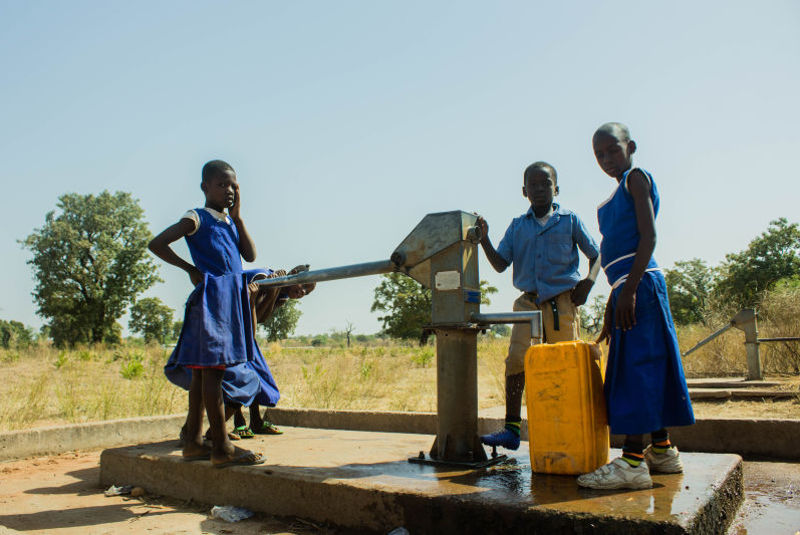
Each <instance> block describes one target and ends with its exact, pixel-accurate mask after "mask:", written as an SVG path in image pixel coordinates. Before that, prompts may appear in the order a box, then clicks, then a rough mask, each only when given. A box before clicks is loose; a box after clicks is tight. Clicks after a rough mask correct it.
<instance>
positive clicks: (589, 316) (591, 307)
mask: <svg viewBox="0 0 800 535" xmlns="http://www.w3.org/2000/svg"><path fill="white" fill-rule="evenodd" d="M607 302H608V297H606V296H605V295H603V294H600V295H596V296H594V299H592V302H591V304H588V305H584V306H582V307H580V308H578V315H579V316H580V322H581V329H582V330H583V332H585V333H589V334H598V333H599V332H600V329H602V328H603V316H604V315H605V312H606V303H607Z"/></svg>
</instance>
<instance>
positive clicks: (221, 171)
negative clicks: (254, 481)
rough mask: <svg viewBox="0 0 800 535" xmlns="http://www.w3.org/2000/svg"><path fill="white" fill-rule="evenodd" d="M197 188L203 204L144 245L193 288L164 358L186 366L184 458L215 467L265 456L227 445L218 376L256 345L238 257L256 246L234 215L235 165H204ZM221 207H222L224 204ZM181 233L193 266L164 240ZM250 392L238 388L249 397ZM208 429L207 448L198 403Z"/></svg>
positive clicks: (252, 256) (236, 212) (236, 202)
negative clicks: (208, 461)
mask: <svg viewBox="0 0 800 535" xmlns="http://www.w3.org/2000/svg"><path fill="white" fill-rule="evenodd" d="M200 189H202V190H203V193H204V194H205V197H206V202H205V208H202V209H196V210H193V211H190V212H188V213H187V214H186V215H184V217H183V218H181V219H180V221H178V222H177V223H175V224H174V225H172V226H170V227H168V228H167V229H166V230H164V231H163V232H162V233H161V234H159V235H158V236H156V237H155V238H153V240H152V241H151V242H150V250H151V251H152V252H153V253H154V254H155V255H156V256H158V257H159V258H161V259H162V260H164V261H165V262H167V263H169V264H172V265H174V266H177V267H179V268H181V269H183V270H184V271H186V273H187V274H188V275H189V278H190V279H191V281H192V284H193V285H194V286H195V288H194V291H193V292H192V293H191V294H190V295H189V299H188V300H187V303H186V312H185V317H184V322H183V329H182V330H181V334H180V337H179V338H178V343H177V345H176V346H175V350H174V352H173V355H172V357H171V358H170V361H171V362H172V361H174V362H176V363H177V364H178V365H180V366H183V367H184V368H188V369H191V370H192V377H191V384H190V386H189V413H188V416H187V421H186V437H185V442H184V446H183V457H184V459H186V460H199V459H211V463H212V464H213V465H214V466H215V467H218V468H220V467H223V466H229V465H234V464H237V465H252V464H260V463H263V462H264V457H263V456H262V455H261V454H260V453H253V452H251V451H246V450H243V449H240V448H236V447H234V446H233V444H231V442H230V440H229V438H228V435H227V433H226V432H225V410H224V406H223V401H222V376H223V374H224V373H225V369H226V368H228V367H231V366H235V365H237V364H241V363H244V362H247V361H248V360H252V358H253V354H254V352H255V339H254V336H253V323H252V318H251V307H250V302H249V295H248V286H247V285H248V282H249V281H248V277H249V276H250V275H251V274H250V273H246V272H244V270H243V269H242V257H244V259H245V260H247V261H248V262H252V261H254V260H255V258H256V247H255V244H254V243H253V239H252V238H251V237H250V235H249V234H248V232H247V229H246V228H245V225H244V222H243V221H242V218H241V215H240V207H241V202H240V195H239V185H238V184H237V182H236V172H235V171H234V170H233V168H232V167H231V166H230V165H229V164H227V163H226V162H223V161H221V160H213V161H210V162H208V163H207V164H205V166H203V172H202V182H201V184H200ZM226 208H227V209H228V214H227V215H226V214H225V212H224V211H225V209H226ZM180 238H186V243H187V245H188V246H189V252H190V254H191V256H192V261H193V262H194V265H192V264H190V263H188V262H186V261H185V260H183V259H182V258H181V257H179V256H178V255H177V254H176V253H175V252H174V251H173V250H172V248H171V247H170V244H171V243H172V242H174V241H177V240H179V239H180ZM253 396H255V391H253V392H252V393H250V394H246V393H245V397H250V399H249V400H246V401H247V403H246V404H248V405H249V402H250V401H251V400H252V397H253ZM204 407H205V412H206V415H207V416H208V422H209V425H210V428H211V440H212V448H211V449H210V450H209V449H208V448H207V447H205V446H204V445H203V434H202V424H203V408H204Z"/></svg>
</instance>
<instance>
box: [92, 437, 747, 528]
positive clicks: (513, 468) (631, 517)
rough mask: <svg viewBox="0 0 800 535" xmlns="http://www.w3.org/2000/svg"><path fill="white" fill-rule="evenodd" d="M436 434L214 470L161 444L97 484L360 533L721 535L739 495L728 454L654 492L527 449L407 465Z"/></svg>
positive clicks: (321, 442)
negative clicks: (486, 458) (559, 472)
mask: <svg viewBox="0 0 800 535" xmlns="http://www.w3.org/2000/svg"><path fill="white" fill-rule="evenodd" d="M432 438H433V437H430V436H426V435H411V434H400V433H377V432H363V431H337V430H327V429H326V430H322V429H306V428H288V429H286V434H285V435H283V436H270V437H259V438H257V439H254V440H249V441H242V442H239V443H238V444H239V445H246V446H249V447H250V448H252V449H254V450H256V451H261V452H263V453H264V454H266V456H267V462H266V464H264V465H260V466H253V467H233V468H226V469H221V470H220V469H215V468H213V467H211V465H210V463H209V462H208V461H198V462H193V463H187V462H184V461H183V460H182V459H181V457H180V451H179V450H178V449H177V444H176V442H174V441H170V442H162V443H155V444H148V445H141V446H134V447H128V448H117V449H112V450H106V451H104V452H103V454H102V459H101V481H102V483H103V484H104V485H109V484H112V483H116V484H121V483H125V484H135V485H141V486H143V487H145V488H146V489H148V490H149V491H151V492H158V493H159V494H164V495H168V496H175V497H179V498H183V499H186V498H189V497H191V498H193V499H195V500H197V501H202V502H205V503H228V504H235V505H241V506H245V507H249V508H251V509H253V510H258V511H263V512H266V513H270V514H275V515H283V516H300V517H304V518H309V519H311V520H317V521H321V522H326V523H331V524H336V525H339V526H345V527H350V528H353V529H359V530H363V531H366V532H370V531H371V532H386V531H388V530H389V529H391V528H392V527H396V526H406V527H407V528H408V529H410V530H411V532H412V533H460V534H466V533H492V532H503V531H507V532H513V533H560V532H564V533H573V532H581V533H720V532H722V531H724V529H725V527H726V526H727V525H728V524H730V522H731V521H732V519H733V517H734V515H735V511H736V508H737V506H738V504H739V502H740V500H741V497H742V493H741V489H742V486H741V485H742V479H741V474H742V472H741V460H740V458H739V457H738V456H736V455H720V454H702V453H685V454H682V458H683V462H684V465H685V468H686V470H685V474H676V475H654V477H653V481H654V488H653V489H648V490H641V491H593V490H588V489H581V488H579V487H578V486H577V485H576V483H575V478H574V477H571V476H552V475H540V474H532V473H531V470H530V462H529V458H528V453H527V446H528V445H527V443H525V442H523V443H522V446H521V447H520V449H519V450H518V451H517V452H514V453H513V456H512V457H511V458H510V459H509V460H508V461H507V462H506V463H504V464H502V465H498V466H495V467H491V468H488V469H485V470H478V471H470V470H463V469H457V468H445V467H433V466H428V465H420V464H412V463H409V462H408V461H407V458H408V457H410V456H415V455H416V454H418V453H419V451H427V450H428V448H429V447H430V445H431V443H432ZM615 455H618V452H617V451H613V450H612V456H615Z"/></svg>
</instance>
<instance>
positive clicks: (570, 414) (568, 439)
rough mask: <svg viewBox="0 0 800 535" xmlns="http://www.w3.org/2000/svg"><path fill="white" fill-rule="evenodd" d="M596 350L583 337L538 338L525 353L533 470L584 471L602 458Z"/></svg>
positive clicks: (604, 440) (604, 423)
mask: <svg viewBox="0 0 800 535" xmlns="http://www.w3.org/2000/svg"><path fill="white" fill-rule="evenodd" d="M601 354H602V353H601V351H600V348H599V347H598V346H597V344H594V343H587V342H583V341H574V342H558V343H555V344H538V345H534V346H531V347H530V349H528V352H527V353H526V354H525V390H526V392H527V397H526V400H527V405H528V441H529V445H530V451H531V467H532V469H533V471H534V472H538V473H545V474H584V473H587V472H591V471H593V470H595V469H597V468H598V467H600V466H602V465H604V464H605V463H606V462H608V420H607V417H606V402H605V397H604V396H603V372H602V371H601V362H600V356H601Z"/></svg>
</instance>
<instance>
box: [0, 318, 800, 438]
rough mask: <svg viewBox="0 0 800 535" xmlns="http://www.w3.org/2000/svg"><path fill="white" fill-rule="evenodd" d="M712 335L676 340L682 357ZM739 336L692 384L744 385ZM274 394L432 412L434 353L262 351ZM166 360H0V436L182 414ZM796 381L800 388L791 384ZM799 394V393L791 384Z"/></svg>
mask: <svg viewBox="0 0 800 535" xmlns="http://www.w3.org/2000/svg"><path fill="white" fill-rule="evenodd" d="M708 332H709V331H704V330H702V329H699V328H692V329H688V330H687V329H682V330H681V331H679V335H680V338H681V345H682V347H689V346H691V345H692V344H693V343H694V341H693V340H699V339H700V338H702V337H704V336H705V335H706V334H707V333H708ZM737 336H739V333H736V332H730V333H726V334H725V335H723V337H722V338H721V339H719V341H718V342H714V343H713V344H709V346H710V347H708V348H704V350H703V351H702V352H701V351H698V352H697V353H695V354H693V355H691V356H690V357H689V358H688V359H686V362H685V366H686V369H687V373H688V374H689V375H693V376H698V375H713V376H720V375H725V374H732V375H739V376H743V375H744V371H745V366H744V350H743V347H742V346H741V341H740V340H738V338H737ZM507 344H508V339H492V338H484V337H481V338H480V341H479V344H478V377H479V385H478V393H479V400H480V401H479V403H480V408H482V409H483V408H488V407H495V406H498V405H502V404H503V403H504V402H505V393H504V380H505V377H504V359H505V355H506V348H507ZM262 350H263V351H264V354H265V357H266V359H267V362H269V364H270V367H271V368H272V371H273V374H274V375H275V377H276V379H277V381H278V385H279V386H280V388H281V394H282V399H281V402H280V406H284V407H309V408H328V409H351V410H396V411H435V410H436V350H435V347H434V346H432V345H431V346H425V347H419V346H417V345H410V344H401V343H398V342H390V343H385V344H383V345H356V344H354V345H353V347H351V348H350V349H347V348H343V347H316V348H292V347H288V346H282V345H280V344H266V343H264V344H262ZM167 357H168V354H167V352H166V351H165V350H164V349H162V348H160V347H156V346H148V347H142V346H136V345H132V344H131V345H124V346H122V347H119V348H105V347H92V348H81V349H77V350H72V351H58V350H56V349H53V348H52V347H49V346H39V347H35V348H31V349H27V350H19V351H8V350H0V366H2V367H3V372H4V377H5V381H3V382H2V383H0V400H2V401H0V431H6V430H13V429H24V428H31V427H38V426H43V425H57V424H62V423H73V422H85V421H94V420H107V419H114V418H126V417H134V416H148V415H156V414H176V413H181V412H184V411H185V410H186V394H185V392H184V391H183V390H181V389H179V388H177V387H175V386H173V385H172V384H170V383H169V382H168V381H167V380H166V378H165V377H164V374H163V370H162V367H163V365H164V363H165V362H166V360H167ZM795 381H797V379H795ZM794 388H797V382H795V386H794ZM695 410H696V412H697V414H698V415H699V416H701V417H713V416H719V417H759V416H762V417H771V418H800V400H797V399H796V400H789V401H776V402H752V401H748V402H743V401H736V402H727V403H718V402H716V403H715V402H711V403H696V404H695Z"/></svg>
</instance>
